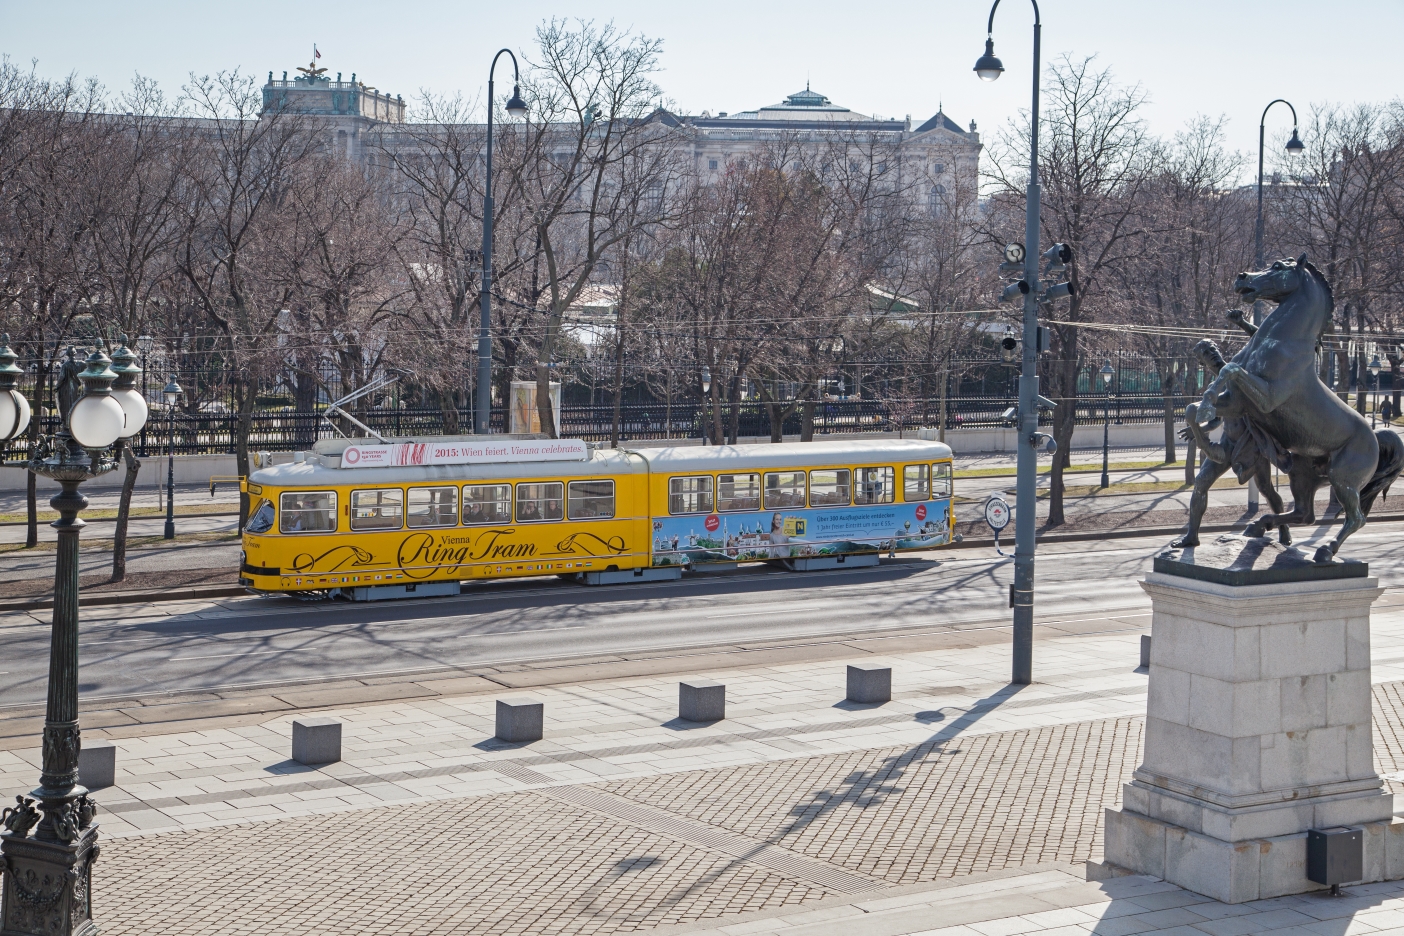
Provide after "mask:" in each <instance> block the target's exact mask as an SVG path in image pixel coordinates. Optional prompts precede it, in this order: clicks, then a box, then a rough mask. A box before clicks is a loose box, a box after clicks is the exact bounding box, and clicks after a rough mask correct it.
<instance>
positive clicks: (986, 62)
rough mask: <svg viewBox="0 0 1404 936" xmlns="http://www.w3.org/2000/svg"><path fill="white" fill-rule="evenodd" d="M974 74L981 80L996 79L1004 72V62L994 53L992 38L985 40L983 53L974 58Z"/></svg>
mask: <svg viewBox="0 0 1404 936" xmlns="http://www.w3.org/2000/svg"><path fill="white" fill-rule="evenodd" d="M975 74H977V75H979V76H980V80H981V81H998V80H999V76H1000V75H1002V74H1004V63H1003V62H1001V61H1000V60H999V58H998V57H997V56H996V55H995V54H994V40H993V39H986V40H985V54H984V55H982V56H980V57H979V58H978V59H976V60H975Z"/></svg>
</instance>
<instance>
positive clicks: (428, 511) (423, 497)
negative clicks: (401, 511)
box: [405, 487, 458, 529]
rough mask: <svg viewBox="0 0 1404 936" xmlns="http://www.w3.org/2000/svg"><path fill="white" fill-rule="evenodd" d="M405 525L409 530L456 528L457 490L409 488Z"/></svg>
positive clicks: (452, 488) (449, 488)
mask: <svg viewBox="0 0 1404 936" xmlns="http://www.w3.org/2000/svg"><path fill="white" fill-rule="evenodd" d="M405 524H406V525H407V526H409V527H410V528H411V529H413V528H416V527H439V526H456V525H457V524H458V488H455V487H415V488H410V489H409V503H408V504H407V505H406V507H405Z"/></svg>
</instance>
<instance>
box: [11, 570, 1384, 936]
mask: <svg viewBox="0 0 1404 936" xmlns="http://www.w3.org/2000/svg"><path fill="white" fill-rule="evenodd" d="M1148 622H1149V616H1148V614H1146V613H1145V611H1144V610H1142V611H1131V612H1127V613H1121V614H1116V615H1112V616H1108V617H1095V618H1093V617H1089V618H1085V619H1080V620H1069V621H1064V622H1050V623H1048V624H1046V625H1044V626H1041V627H1040V628H1039V639H1038V641H1037V643H1036V645H1035V666H1036V670H1035V672H1036V674H1037V676H1038V679H1039V682H1038V683H1037V684H1035V685H1032V686H1028V687H1022V688H1019V687H1012V686H1007V685H1006V684H1005V682H1004V676H1005V674H1006V673H1007V669H1008V647H1007V637H1008V634H1007V630H1005V629H1004V628H1003V627H1002V626H996V625H992V626H991V627H990V628H988V629H986V630H984V631H978V632H977V631H967V632H963V633H959V634H956V635H954V636H952V635H936V636H933V637H912V638H906V639H904V640H901V641H898V640H893V641H887V642H882V641H855V642H853V643H854V648H853V652H852V655H851V658H850V659H849V660H848V661H849V662H862V663H867V664H872V663H875V662H878V661H885V662H887V663H890V664H891V665H892V666H893V670H894V672H893V689H894V698H893V701H892V702H891V703H888V704H886V705H881V706H859V705H852V704H849V703H846V702H843V701H842V698H843V695H844V665H843V664H844V662H845V661H844V660H842V659H840V660H834V659H832V658H831V659H827V660H825V661H823V662H812V661H806V660H804V659H803V658H802V657H803V654H800V653H798V652H797V653H796V654H795V655H793V656H791V657H790V658H789V659H786V658H784V656H785V655H784V654H775V655H773V656H772V657H771V658H770V659H769V660H768V661H767V662H766V665H761V666H753V667H750V668H746V669H737V670H731V671H720V670H718V671H708V672H705V673H698V674H696V675H698V676H705V677H709V678H713V679H716V680H718V681H721V682H724V683H726V684H727V695H728V709H727V716H728V717H727V718H726V720H724V721H721V722H717V723H714V724H710V725H700V726H699V725H693V724H691V723H685V722H680V721H678V720H677V719H676V718H675V717H674V716H675V715H676V712H677V708H676V705H677V679H676V677H673V678H663V677H636V678H627V677H620V676H617V675H615V676H613V677H612V678H605V679H597V680H594V681H590V682H582V683H580V684H578V685H573V686H559V687H552V688H538V689H533V690H530V694H531V695H532V696H534V697H535V698H538V699H540V700H541V701H543V702H544V704H545V706H546V724H547V733H546V738H545V739H544V740H543V741H540V742H537V743H534V744H528V745H508V744H502V743H499V742H496V741H494V740H492V739H491V735H492V733H493V727H492V718H493V711H494V708H493V707H494V700H495V699H496V698H508V697H512V696H516V695H519V694H520V692H521V690H509V689H505V688H504V687H501V686H498V685H495V684H494V683H492V682H491V681H489V680H487V679H485V678H482V677H476V676H468V677H464V678H463V679H464V682H463V683H462V691H461V694H460V695H458V696H450V695H445V696H441V697H439V698H435V699H429V700H420V699H415V700H403V701H400V702H389V703H383V704H376V705H363V706H358V707H335V706H334V704H333V703H334V700H331V699H328V704H331V705H333V707H331V708H328V709H326V710H324V711H323V712H322V714H328V715H332V716H334V717H337V718H339V719H341V720H342V721H343V723H344V728H343V757H344V759H343V761H342V762H340V763H337V764H332V765H328V766H325V767H322V768H319V769H311V768H307V767H304V766H302V765H299V764H296V763H293V762H291V761H290V760H288V754H289V750H290V734H291V729H290V725H291V720H292V716H291V715H286V716H281V717H277V718H271V719H259V721H258V723H257V724H250V725H246V726H243V727H223V728H210V729H208V730H202V731H186V732H182V733H179V734H164V735H161V734H155V735H151V734H139V732H141V731H143V730H149V729H141V728H139V727H137V728H131V727H129V728H127V729H112V730H111V734H113V735H117V736H120V735H124V734H125V735H131V736H128V737H120V738H119V740H117V743H118V745H119V747H120V755H119V761H118V779H117V786H116V787H114V788H110V789H107V790H102V791H99V792H98V793H97V795H96V799H97V800H98V802H99V804H100V806H101V807H102V811H101V812H100V814H99V819H100V821H101V823H102V830H103V836H104V839H103V840H104V845H103V853H102V858H101V859H100V860H99V862H98V864H97V865H96V868H95V872H94V899H95V907H96V908H97V917H98V919H99V922H100V923H101V924H102V926H103V929H104V932H105V933H108V934H137V933H141V934H154V933H182V934H183V933H191V932H211V933H259V934H265V933H266V934H283V933H287V934H292V933H299V934H301V933H326V934H332V933H337V934H343V933H353V932H354V933H387V934H388V933H395V934H402V933H426V934H428V933H434V934H438V933H522V934H526V933H532V934H535V933H557V932H559V933H616V932H638V931H651V932H658V933H666V934H671V933H674V932H679V933H681V932H693V931H698V930H712V929H717V930H720V931H721V932H724V933H727V934H736V936H740V934H743V933H771V932H785V933H794V934H796V936H810V934H812V936H819V934H842V936H866V934H875V936H877V934H881V936H897V934H907V933H917V932H928V931H936V932H949V933H951V934H953V936H954V934H959V936H972V934H979V936H1002V934H1017V933H1024V932H1057V933H1060V934H1063V933H1067V934H1072V933H1078V934H1081V933H1088V932H1096V933H1106V934H1130V933H1137V932H1146V931H1152V930H1160V929H1170V930H1172V931H1174V932H1179V933H1206V932H1207V933H1213V934H1233V933H1247V932H1256V931H1264V930H1273V931H1281V930H1280V928H1281V927H1286V926H1296V925H1299V924H1300V925H1303V926H1306V925H1310V926H1311V927H1312V928H1311V929H1303V930H1300V932H1303V933H1305V932H1311V933H1315V934H1318V936H1319V934H1323V933H1338V934H1346V933H1347V932H1349V933H1356V932H1361V933H1363V932H1374V931H1377V930H1388V928H1389V927H1391V926H1404V886H1399V885H1394V884H1390V885H1376V886H1373V887H1371V888H1364V887H1362V888H1352V889H1351V894H1352V897H1351V899H1349V900H1334V901H1331V900H1326V899H1325V898H1321V897H1317V896H1312V895H1309V896H1306V897H1302V898H1287V899H1284V900H1278V901H1265V902H1261V904H1259V905H1241V906H1238V907H1224V906H1223V905H1219V904H1214V903H1212V902H1206V901H1204V900H1203V899H1202V898H1199V897H1197V896H1195V895H1191V894H1187V893H1185V892H1182V891H1179V890H1178V889H1175V888H1173V887H1170V886H1169V885H1165V884H1163V883H1160V882H1153V881H1149V880H1147V879H1142V878H1123V879H1118V880H1115V881H1111V882H1108V883H1106V884H1090V883H1086V882H1084V881H1082V880H1081V879H1080V868H1079V863H1081V862H1083V861H1085V860H1086V859H1087V858H1089V857H1092V856H1093V855H1096V854H1098V853H1099V851H1100V847H1101V841H1100V821H1101V814H1102V809H1103V807H1104V806H1108V805H1115V804H1116V803H1117V801H1118V798H1119V794H1120V785H1121V783H1122V782H1124V780H1125V778H1126V777H1127V776H1128V775H1129V773H1130V771H1131V769H1132V768H1133V767H1134V766H1135V765H1136V764H1137V762H1138V761H1139V750H1140V738H1141V716H1142V714H1143V712H1144V706H1145V678H1146V677H1145V674H1144V671H1137V670H1136V669H1135V664H1136V662H1137V656H1138V643H1139V637H1140V634H1141V633H1143V632H1144V629H1145V627H1146V626H1147V624H1148ZM1373 653H1374V671H1373V676H1374V679H1375V680H1376V683H1377V685H1376V690H1375V698H1376V726H1375V746H1376V759H1377V761H1378V763H1379V769H1380V770H1381V772H1382V773H1385V774H1387V775H1391V778H1390V787H1391V788H1392V789H1393V790H1395V792H1396V793H1398V792H1401V791H1404V783H1400V782H1397V780H1395V779H1394V775H1397V774H1398V772H1399V771H1400V770H1401V769H1404V596H1400V595H1395V594H1387V595H1386V596H1385V598H1384V599H1382V601H1381V602H1380V603H1379V604H1378V605H1377V606H1376V613H1375V618H1374V635H1373ZM298 714H299V717H301V716H302V715H304V714H311V713H298ZM103 734H104V732H103V731H100V730H88V731H85V737H87V738H89V739H91V738H93V737H94V736H98V737H100V736H102V735H103ZM38 760H39V752H38V750H37V749H34V748H29V749H24V750H19V751H15V752H0V788H2V789H4V790H13V791H20V790H26V789H29V788H30V787H32V786H33V784H34V781H35V779H36V777H37V764H38ZM1323 920H1324V921H1326V922H1320V921H1323ZM1333 921H1334V922H1333ZM952 927H953V928H952ZM1187 927H1188V928H1187ZM1322 927H1325V928H1324V929H1323V928H1322ZM943 928H946V929H943Z"/></svg>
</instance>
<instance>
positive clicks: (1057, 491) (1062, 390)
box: [1020, 328, 1078, 527]
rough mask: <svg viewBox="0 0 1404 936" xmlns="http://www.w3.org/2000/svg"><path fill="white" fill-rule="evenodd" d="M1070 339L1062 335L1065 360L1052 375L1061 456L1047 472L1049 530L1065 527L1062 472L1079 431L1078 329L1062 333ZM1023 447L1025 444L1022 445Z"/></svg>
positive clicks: (1055, 433) (1062, 360)
mask: <svg viewBox="0 0 1404 936" xmlns="http://www.w3.org/2000/svg"><path fill="white" fill-rule="evenodd" d="M1061 331H1063V332H1065V333H1071V334H1067V335H1060V336H1059V337H1060V338H1063V340H1062V342H1060V343H1061V344H1062V348H1063V357H1062V359H1061V360H1059V361H1056V362H1055V363H1054V365H1053V367H1052V368H1050V370H1052V371H1053V374H1052V375H1051V376H1053V377H1054V378H1055V381H1054V382H1055V387H1054V389H1055V390H1056V391H1057V394H1058V395H1057V397H1056V398H1055V399H1056V400H1057V402H1058V408H1057V409H1055V410H1054V411H1053V438H1054V439H1055V440H1056V441H1057V443H1058V454H1057V455H1055V456H1054V457H1053V464H1052V465H1051V466H1050V467H1049V470H1048V525H1049V526H1050V527H1055V526H1062V524H1063V523H1064V522H1065V518H1064V516H1063V491H1064V484H1063V469H1064V467H1065V466H1067V465H1068V464H1070V462H1069V460H1068V458H1069V456H1070V455H1071V452H1072V437H1073V429H1075V428H1076V427H1077V373H1078V366H1077V338H1076V329H1073V328H1067V329H1061ZM1020 444H1021V445H1022V444H1023V442H1022V441H1021V442H1020Z"/></svg>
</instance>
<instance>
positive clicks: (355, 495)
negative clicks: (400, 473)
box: [351, 488, 405, 530]
mask: <svg viewBox="0 0 1404 936" xmlns="http://www.w3.org/2000/svg"><path fill="white" fill-rule="evenodd" d="M404 507H405V492H404V491H402V490H400V489H399V488H381V489H379V490H375V491H352V492H351V529H353V530H398V529H399V528H400V526H401V518H402V517H403V515H404Z"/></svg>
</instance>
